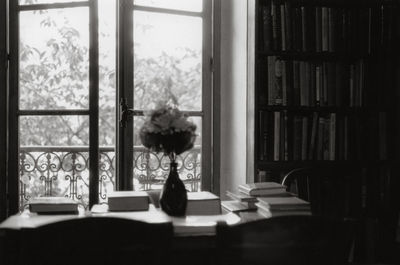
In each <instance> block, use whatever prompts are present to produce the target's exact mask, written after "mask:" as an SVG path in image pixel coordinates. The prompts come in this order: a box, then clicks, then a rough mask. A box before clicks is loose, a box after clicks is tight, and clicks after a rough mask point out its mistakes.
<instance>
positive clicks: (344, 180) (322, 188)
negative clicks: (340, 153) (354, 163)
mask: <svg viewBox="0 0 400 265" xmlns="http://www.w3.org/2000/svg"><path fill="white" fill-rule="evenodd" d="M360 182H361V180H360V176H359V173H357V172H354V171H352V170H351V169H348V168H340V167H335V168H332V167H330V168H323V167H315V168H314V167H313V168H311V167H307V168H296V169H293V170H292V171H290V172H289V173H287V174H286V175H285V176H284V178H283V180H282V184H284V185H286V186H287V187H288V188H287V190H288V191H291V192H293V193H295V194H296V196H298V197H299V198H301V199H304V200H307V201H309V202H310V204H311V210H312V212H313V214H319V215H323V216H329V217H337V218H340V217H350V218H353V217H356V216H358V215H359V214H360V210H361V199H360V198H361V189H360Z"/></svg>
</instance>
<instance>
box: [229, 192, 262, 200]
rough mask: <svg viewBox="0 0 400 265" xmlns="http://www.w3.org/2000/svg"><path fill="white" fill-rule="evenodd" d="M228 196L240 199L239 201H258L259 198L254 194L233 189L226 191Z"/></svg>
mask: <svg viewBox="0 0 400 265" xmlns="http://www.w3.org/2000/svg"><path fill="white" fill-rule="evenodd" d="M226 196H228V197H229V198H231V199H233V200H236V201H239V202H257V201H258V200H257V198H256V197H254V196H250V195H246V194H244V193H241V192H232V191H229V190H228V191H226Z"/></svg>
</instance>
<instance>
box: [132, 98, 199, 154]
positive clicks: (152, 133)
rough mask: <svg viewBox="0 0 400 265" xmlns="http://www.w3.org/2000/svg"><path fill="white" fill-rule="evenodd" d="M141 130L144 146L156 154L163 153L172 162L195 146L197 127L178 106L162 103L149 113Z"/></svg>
mask: <svg viewBox="0 0 400 265" xmlns="http://www.w3.org/2000/svg"><path fill="white" fill-rule="evenodd" d="M145 114H146V117H147V119H146V120H145V122H144V124H143V126H142V128H141V129H140V133H139V136H140V140H141V141H142V143H143V145H144V146H145V147H147V148H149V149H150V150H152V151H154V152H157V153H158V152H163V153H164V154H166V155H168V156H169V157H170V158H171V160H172V161H174V160H175V156H176V155H179V154H181V153H183V152H185V151H187V150H189V149H191V148H192V147H193V145H194V141H195V139H196V134H195V131H196V125H195V124H194V123H193V122H191V121H189V120H188V119H187V115H185V114H183V113H182V112H181V111H180V110H179V109H178V108H177V107H176V106H173V105H169V104H167V103H161V104H160V105H159V106H157V108H156V109H155V110H153V111H151V112H149V113H145Z"/></svg>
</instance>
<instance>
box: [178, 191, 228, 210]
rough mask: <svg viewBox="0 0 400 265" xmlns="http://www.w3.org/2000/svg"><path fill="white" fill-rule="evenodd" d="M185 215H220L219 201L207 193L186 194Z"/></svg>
mask: <svg viewBox="0 0 400 265" xmlns="http://www.w3.org/2000/svg"><path fill="white" fill-rule="evenodd" d="M187 196H188V201H187V206H186V215H216V214H221V199H220V198H219V197H218V196H217V195H215V194H213V193H211V192H209V191H199V192H188V193H187Z"/></svg>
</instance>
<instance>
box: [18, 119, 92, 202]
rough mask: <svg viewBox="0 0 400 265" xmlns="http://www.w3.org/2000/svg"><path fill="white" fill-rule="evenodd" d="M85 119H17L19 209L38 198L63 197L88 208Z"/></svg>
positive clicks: (87, 154) (87, 156)
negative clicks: (18, 127) (18, 129)
mask: <svg viewBox="0 0 400 265" xmlns="http://www.w3.org/2000/svg"><path fill="white" fill-rule="evenodd" d="M88 123H89V118H88V117H87V116H24V117H20V120H19V126H20V139H19V140H20V149H19V151H20V161H19V162H20V174H19V178H20V179H19V180H20V182H19V185H20V208H21V210H22V209H23V208H24V207H26V205H27V204H28V202H29V200H30V199H31V198H33V197H38V196H67V197H70V198H72V199H74V200H77V201H79V202H80V203H81V205H82V206H84V207H86V208H87V206H88V194H89V188H88V187H89V186H88V185H89V168H88V158H89V153H88V146H87V144H88V142H89V136H88V133H89V129H88V128H89V126H88Z"/></svg>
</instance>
